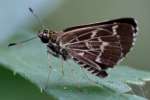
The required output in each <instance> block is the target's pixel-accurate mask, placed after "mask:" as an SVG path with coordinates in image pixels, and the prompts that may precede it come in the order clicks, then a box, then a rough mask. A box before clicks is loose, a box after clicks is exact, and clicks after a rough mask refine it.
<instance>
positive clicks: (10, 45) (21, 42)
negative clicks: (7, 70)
mask: <svg viewBox="0 0 150 100" xmlns="http://www.w3.org/2000/svg"><path fill="white" fill-rule="evenodd" d="M36 38H37V36H36V37H32V38H29V39H27V40H23V41H20V42H14V43H9V44H8V47H12V46H15V45H19V44H23V43H26V42H29V41H31V40H33V39H36Z"/></svg>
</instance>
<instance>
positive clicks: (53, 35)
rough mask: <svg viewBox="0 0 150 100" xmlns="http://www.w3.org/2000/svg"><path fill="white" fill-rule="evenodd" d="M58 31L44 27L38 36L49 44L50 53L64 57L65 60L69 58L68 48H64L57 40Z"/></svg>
mask: <svg viewBox="0 0 150 100" xmlns="http://www.w3.org/2000/svg"><path fill="white" fill-rule="evenodd" d="M57 34H58V33H57V32H54V31H49V30H48V29H44V30H43V31H41V32H40V33H39V34H38V37H39V38H40V39H41V41H42V42H43V43H44V44H47V47H48V53H50V54H52V55H53V56H55V57H62V58H63V59H64V60H67V58H69V55H68V53H67V50H65V48H62V47H61V46H60V45H59V42H57V41H56V40H57Z"/></svg>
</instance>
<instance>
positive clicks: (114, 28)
mask: <svg viewBox="0 0 150 100" xmlns="http://www.w3.org/2000/svg"><path fill="white" fill-rule="evenodd" d="M136 27H137V25H136V22H135V20H134V19H133V18H122V19H116V20H112V21H106V22H102V23H95V24H89V25H82V26H75V27H71V28H68V29H65V30H64V33H63V34H62V35H60V36H59V38H58V40H57V41H59V43H60V45H61V47H63V48H66V50H67V51H68V54H69V55H70V57H72V58H73V59H74V60H75V61H76V62H77V63H78V64H80V65H81V67H83V68H86V69H87V70H88V71H91V73H92V74H95V75H96V76H98V77H106V76H107V75H108V74H107V72H106V69H107V68H109V67H110V68H112V67H113V66H114V65H116V64H117V63H118V62H119V60H121V59H122V58H123V57H125V56H126V54H127V53H128V52H129V50H130V48H131V47H132V46H133V44H134V41H135V37H136V31H137V30H136Z"/></svg>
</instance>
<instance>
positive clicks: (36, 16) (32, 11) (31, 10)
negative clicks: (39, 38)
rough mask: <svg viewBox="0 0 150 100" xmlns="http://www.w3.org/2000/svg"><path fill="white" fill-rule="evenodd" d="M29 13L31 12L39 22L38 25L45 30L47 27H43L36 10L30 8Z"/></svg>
mask: <svg viewBox="0 0 150 100" xmlns="http://www.w3.org/2000/svg"><path fill="white" fill-rule="evenodd" d="M29 11H30V12H31V14H32V15H33V16H34V17H35V18H36V19H37V21H38V23H39V24H40V25H41V27H42V29H44V28H45V26H44V25H43V23H42V21H41V20H40V18H39V17H38V15H37V14H35V12H34V10H33V9H32V8H30V7H29Z"/></svg>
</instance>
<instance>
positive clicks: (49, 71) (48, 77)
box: [45, 50, 52, 90]
mask: <svg viewBox="0 0 150 100" xmlns="http://www.w3.org/2000/svg"><path fill="white" fill-rule="evenodd" d="M49 54H51V52H49V50H47V57H48V76H47V80H46V85H45V90H46V89H48V83H49V80H50V74H51V70H52V67H51V64H50V55H49Z"/></svg>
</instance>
